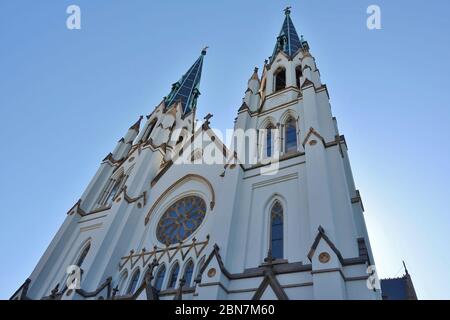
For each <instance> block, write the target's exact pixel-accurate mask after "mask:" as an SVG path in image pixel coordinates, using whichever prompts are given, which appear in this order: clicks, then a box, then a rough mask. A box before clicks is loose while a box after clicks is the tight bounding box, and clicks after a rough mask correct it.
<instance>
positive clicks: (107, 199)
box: [98, 173, 126, 206]
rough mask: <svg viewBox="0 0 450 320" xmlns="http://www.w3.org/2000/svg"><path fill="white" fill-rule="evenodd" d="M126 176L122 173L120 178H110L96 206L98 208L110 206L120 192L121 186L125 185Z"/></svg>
mask: <svg viewBox="0 0 450 320" xmlns="http://www.w3.org/2000/svg"><path fill="white" fill-rule="evenodd" d="M125 178H126V176H125V175H124V174H123V173H122V174H121V175H120V176H118V177H117V175H116V178H111V179H110V180H109V182H108V184H107V185H106V187H105V189H104V191H103V193H102V196H101V197H100V199H99V201H98V204H99V205H100V206H107V205H110V204H111V203H112V201H113V199H114V198H115V196H116V195H117V193H118V192H119V191H120V189H121V188H122V186H123V185H124V184H125V180H126V179H125Z"/></svg>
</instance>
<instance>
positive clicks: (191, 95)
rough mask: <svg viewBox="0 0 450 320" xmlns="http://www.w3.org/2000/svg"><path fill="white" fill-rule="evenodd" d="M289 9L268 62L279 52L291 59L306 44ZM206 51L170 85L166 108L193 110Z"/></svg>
mask: <svg viewBox="0 0 450 320" xmlns="http://www.w3.org/2000/svg"><path fill="white" fill-rule="evenodd" d="M290 9H291V7H287V8H286V9H285V10H284V13H285V19H284V22H283V26H282V27H281V31H280V34H279V36H278V37H277V43H276V45H275V48H274V51H273V54H272V56H271V58H270V62H272V61H273V60H274V59H275V57H276V55H277V53H278V52H279V51H283V52H284V53H285V54H286V55H287V56H289V57H293V56H294V55H295V54H296V53H297V51H298V50H299V49H303V48H305V46H306V42H305V41H303V38H299V36H298V34H297V31H296V30H295V27H294V24H293V23H292V20H291V17H290V13H291V10H290ZM207 49H208V47H205V48H204V49H203V50H202V52H201V55H200V57H199V58H198V59H197V60H196V61H195V62H194V64H193V65H192V66H191V67H190V68H189V70H188V71H187V72H186V73H185V74H184V75H183V76H182V77H181V79H180V80H178V81H177V82H175V83H174V84H173V85H172V90H171V92H170V94H169V95H168V96H167V97H165V98H164V101H165V104H166V107H167V108H169V107H171V106H172V105H173V104H174V103H177V102H180V103H181V107H182V110H183V114H188V113H190V112H191V111H192V110H194V109H195V107H196V105H197V99H198V97H199V96H200V90H199V88H200V79H201V74H202V68H203V58H204V56H205V55H206V50H207ZM256 77H257V73H256Z"/></svg>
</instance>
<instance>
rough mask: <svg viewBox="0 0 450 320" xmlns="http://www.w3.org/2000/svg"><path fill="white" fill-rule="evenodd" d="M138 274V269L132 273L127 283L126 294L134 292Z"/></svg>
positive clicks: (139, 272) (139, 273)
mask: <svg viewBox="0 0 450 320" xmlns="http://www.w3.org/2000/svg"><path fill="white" fill-rule="evenodd" d="M140 275H141V271H140V270H139V269H138V270H136V272H135V273H134V274H133V277H132V278H131V280H130V284H129V285H128V290H127V294H133V293H134V290H136V287H137V284H138V281H139V276H140Z"/></svg>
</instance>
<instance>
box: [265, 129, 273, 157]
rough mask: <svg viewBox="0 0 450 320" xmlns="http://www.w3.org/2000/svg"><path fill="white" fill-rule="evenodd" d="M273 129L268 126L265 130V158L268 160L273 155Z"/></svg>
mask: <svg viewBox="0 0 450 320" xmlns="http://www.w3.org/2000/svg"><path fill="white" fill-rule="evenodd" d="M274 129H275V127H274V126H273V125H270V126H268V127H267V129H266V156H267V157H268V158H270V157H272V154H273V132H272V131H273V130H274Z"/></svg>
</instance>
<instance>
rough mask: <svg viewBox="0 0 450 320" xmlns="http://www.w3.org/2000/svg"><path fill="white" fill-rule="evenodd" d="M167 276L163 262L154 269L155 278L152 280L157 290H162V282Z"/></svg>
mask: <svg viewBox="0 0 450 320" xmlns="http://www.w3.org/2000/svg"><path fill="white" fill-rule="evenodd" d="M166 278H167V266H166V264H165V263H164V262H163V263H162V264H161V265H160V266H159V268H158V269H157V270H156V275H155V280H154V284H153V285H154V287H155V288H156V289H157V290H162V288H164V282H165V281H166Z"/></svg>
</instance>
